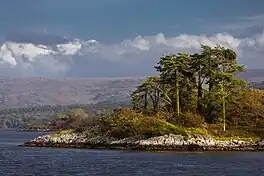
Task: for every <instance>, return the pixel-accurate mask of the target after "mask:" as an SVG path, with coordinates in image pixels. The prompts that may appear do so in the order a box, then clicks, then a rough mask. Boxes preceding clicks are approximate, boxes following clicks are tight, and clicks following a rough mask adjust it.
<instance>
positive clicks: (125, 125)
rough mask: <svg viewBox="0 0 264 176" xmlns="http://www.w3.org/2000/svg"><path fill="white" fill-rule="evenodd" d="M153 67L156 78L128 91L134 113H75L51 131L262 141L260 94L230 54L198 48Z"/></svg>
mask: <svg viewBox="0 0 264 176" xmlns="http://www.w3.org/2000/svg"><path fill="white" fill-rule="evenodd" d="M155 69H156V70H157V72H158V74H157V75H155V76H151V77H148V78H147V79H146V80H145V81H144V82H143V83H142V84H141V85H140V86H138V88H137V89H136V90H135V91H134V92H133V93H132V95H131V96H132V103H133V108H132V109H128V108H121V109H118V110H110V111H105V112H103V113H100V114H97V115H92V116H89V115H88V114H87V112H85V111H83V110H81V109H76V110H72V111H71V112H70V113H68V114H58V115H57V116H56V118H55V119H54V120H53V121H52V123H50V124H49V127H50V128H53V129H58V130H62V129H73V130H75V131H89V132H90V134H93V135H100V134H101V135H106V134H107V135H110V136H113V137H117V138H125V137H130V136H142V135H143V136H158V135H164V134H169V133H173V134H182V135H186V134H201V135H212V136H214V138H216V139H222V140H227V139H244V140H256V139H259V138H262V137H263V134H264V133H263V132H264V125H263V124H264V91H262V90H256V89H250V88H248V85H247V83H246V81H245V80H243V79H239V78H237V77H236V75H237V74H238V73H240V72H244V71H246V69H245V68H244V67H243V66H241V65H239V64H238V62H237V56H236V53H235V52H234V51H232V50H230V49H226V48H223V47H220V46H216V47H209V46H201V52H200V53H194V54H187V53H178V54H169V55H166V56H163V57H161V59H160V62H159V63H158V65H157V66H155Z"/></svg>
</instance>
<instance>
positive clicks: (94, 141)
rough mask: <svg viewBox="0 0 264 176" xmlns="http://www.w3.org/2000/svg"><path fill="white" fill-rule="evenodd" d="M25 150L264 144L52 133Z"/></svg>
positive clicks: (258, 144) (257, 147)
mask: <svg viewBox="0 0 264 176" xmlns="http://www.w3.org/2000/svg"><path fill="white" fill-rule="evenodd" d="M21 146H24V147H45V148H74V149H98V150H102V149H104V150H125V151H183V152H184V151H191V152H192V151H193V152H205V151H254V152H255V151H256V152H258V151H264V140H260V141H242V140H227V141H220V140H215V139H213V138H212V137H211V136H203V135H194V134H192V135H188V136H182V135H175V134H168V135H163V136H156V137H149V138H143V137H141V138H140V137H129V138H124V139H116V138H113V137H109V136H96V137H87V136H86V135H85V134H80V133H62V134H61V133H53V134H47V135H44V136H39V137H37V138H35V139H33V140H30V141H27V142H25V143H24V144H23V145H21Z"/></svg>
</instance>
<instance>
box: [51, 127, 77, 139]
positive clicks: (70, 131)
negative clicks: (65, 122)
mask: <svg viewBox="0 0 264 176" xmlns="http://www.w3.org/2000/svg"><path fill="white" fill-rule="evenodd" d="M73 132H74V130H73V129H68V130H62V131H60V132H58V133H53V134H51V135H52V137H58V136H60V135H62V134H70V133H73Z"/></svg>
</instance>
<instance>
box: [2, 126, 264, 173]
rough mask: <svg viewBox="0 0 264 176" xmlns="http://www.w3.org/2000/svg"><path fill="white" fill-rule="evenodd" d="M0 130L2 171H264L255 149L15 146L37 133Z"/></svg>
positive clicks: (262, 157) (263, 161)
mask: <svg viewBox="0 0 264 176" xmlns="http://www.w3.org/2000/svg"><path fill="white" fill-rule="evenodd" d="M40 134H41V133H35V132H16V131H13V130H8V131H6V130H0V175H1V176H26V175H28V176H64V175H65V176H66V175H67V176H72V175H76V176H85V175H87V176H93V175H109V176H112V175H113V176H114V175H121V176H125V175H131V176H140V175H141V176H155V175H157V176H159V175H162V176H167V175H168V176H172V175H177V176H179V175H185V176H189V175H195V176H199V175H201V176H207V175H208V176H212V175H213V176H218V175H219V176H220V175H221V176H224V175H231V176H236V175H238V176H241V175H243V176H246V175H254V176H259V175H264V167H263V163H264V153H260V152H258V153H257V152H243V153H242V152H241V153H240V152H218V153H217V152H205V153H181V152H178V153H177V152H160V153H154V152H152V153H151V152H124V151H111V150H79V149H53V148H27V147H19V146H18V145H19V144H22V143H23V142H24V141H26V140H29V139H31V138H33V137H36V136H38V135H40Z"/></svg>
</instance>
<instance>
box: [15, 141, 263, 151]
mask: <svg viewBox="0 0 264 176" xmlns="http://www.w3.org/2000/svg"><path fill="white" fill-rule="evenodd" d="M20 146H22V147H32V148H62V149H82V150H120V151H135V152H263V151H264V146H261V147H259V146H243V147H230V148H221V147H203V146H194V145H185V146H154V145H153V146H137V145H134V146H129V145H127V146H126V145H124V146H121V145H89V144H88V145H87V144H45V145H43V144H32V143H31V144H26V143H25V144H22V145H20Z"/></svg>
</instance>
